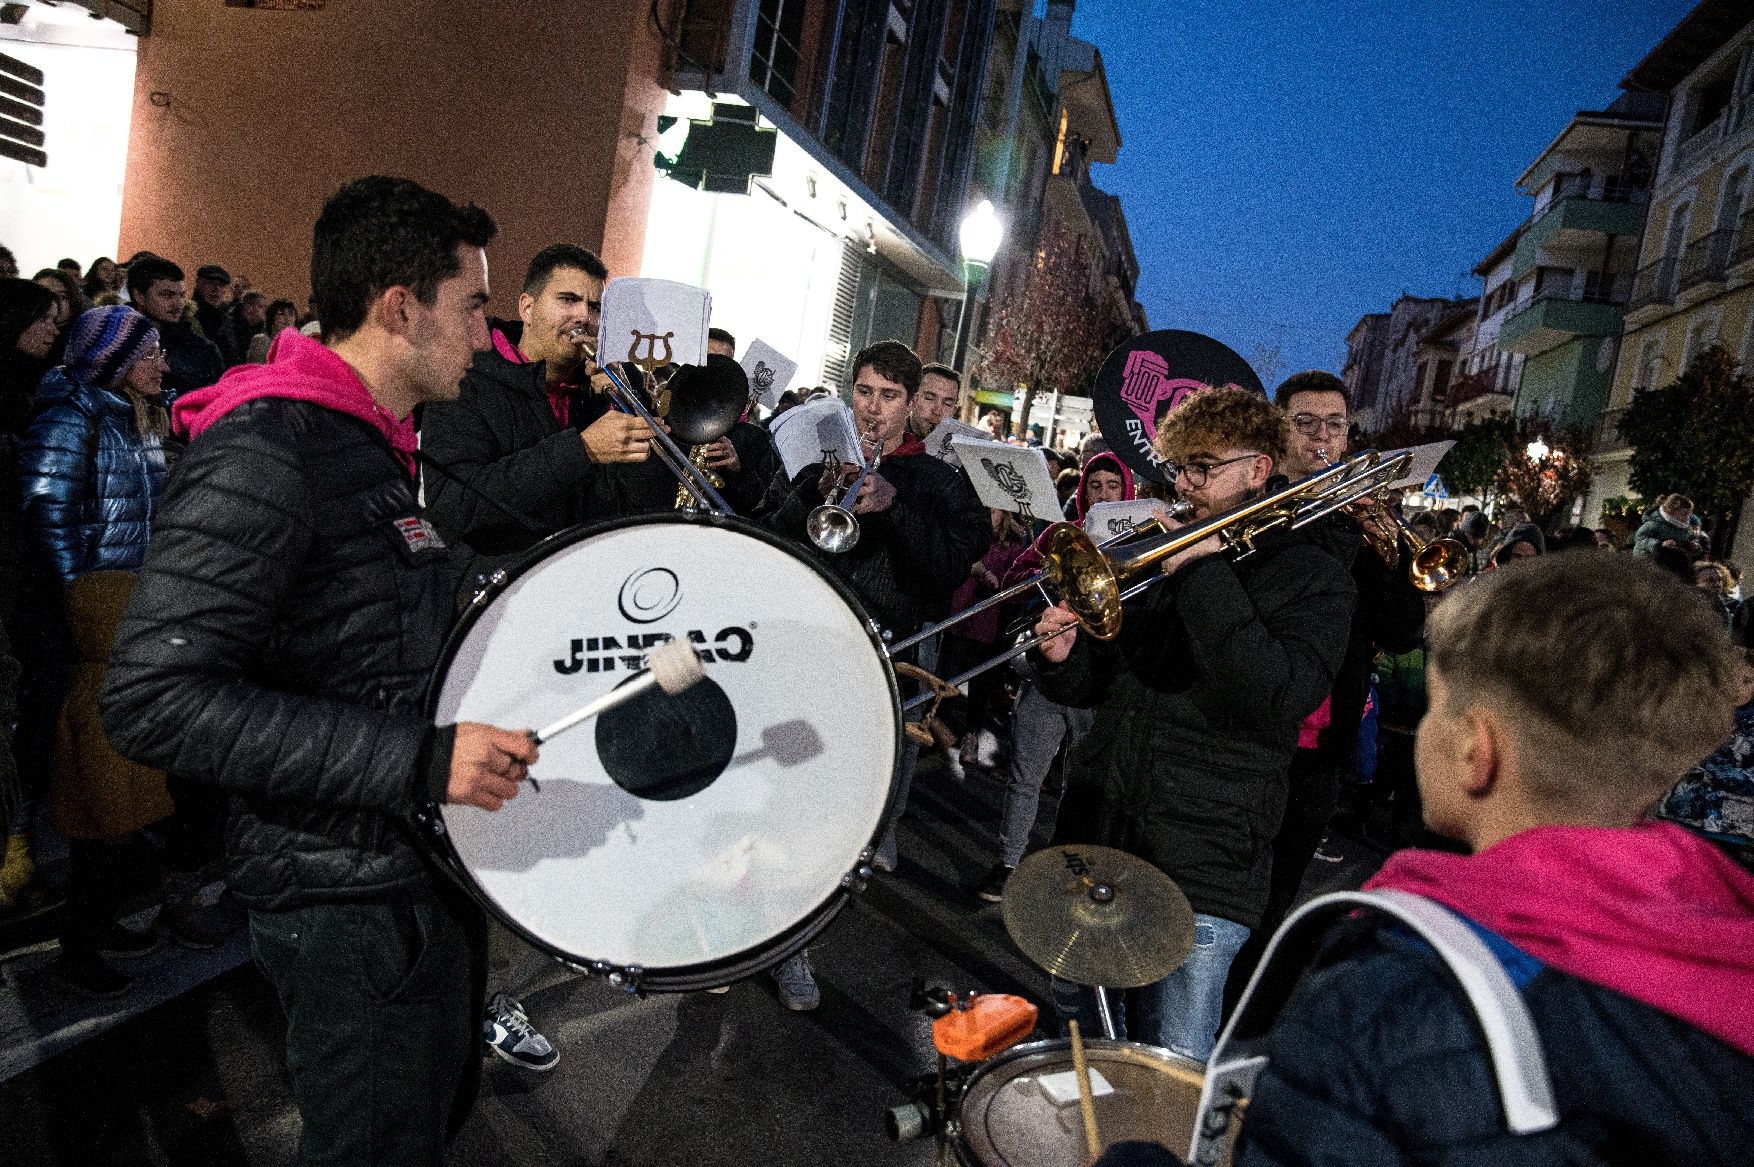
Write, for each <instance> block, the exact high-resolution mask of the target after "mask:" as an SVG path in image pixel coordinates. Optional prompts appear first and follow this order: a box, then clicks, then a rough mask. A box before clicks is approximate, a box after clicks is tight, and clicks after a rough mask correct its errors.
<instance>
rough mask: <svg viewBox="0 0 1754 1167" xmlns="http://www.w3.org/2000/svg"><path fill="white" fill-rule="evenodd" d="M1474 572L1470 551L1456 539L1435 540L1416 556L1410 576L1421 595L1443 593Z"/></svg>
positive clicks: (1409, 565)
mask: <svg viewBox="0 0 1754 1167" xmlns="http://www.w3.org/2000/svg"><path fill="white" fill-rule="evenodd" d="M1472 569H1473V562H1472V560H1471V559H1470V558H1469V555H1468V549H1467V548H1466V547H1463V546H1462V545H1461V544H1460V543H1458V542H1456V540H1454V539H1433V540H1432V541H1431V542H1429V543H1427V544H1426V545H1425V546H1423V547H1421V548H1419V550H1418V551H1416V552H1414V554H1413V561H1412V562H1411V563H1409V564H1408V565H1407V572H1408V575H1409V576H1410V578H1411V579H1412V580H1413V586H1414V587H1416V588H1418V589H1419V590H1420V591H1422V592H1441V591H1443V590H1444V589H1445V588H1447V587H1449V586H1450V585H1451V584H1454V583H1456V582H1458V581H1460V580H1461V579H1462V578H1463V577H1464V576H1466V575H1467V574H1468V573H1469V572H1470V571H1471V570H1472Z"/></svg>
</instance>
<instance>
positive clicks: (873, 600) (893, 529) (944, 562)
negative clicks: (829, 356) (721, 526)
mask: <svg viewBox="0 0 1754 1167" xmlns="http://www.w3.org/2000/svg"><path fill="white" fill-rule="evenodd" d="M904 451H905V452H904ZM877 472H878V473H879V474H881V475H882V476H883V477H884V478H886V479H888V480H889V482H890V483H891V484H892V485H893V486H894V487H895V501H894V502H893V503H892V504H890V506H889V509H888V510H884V511H874V512H872V513H870V514H863V515H860V516H858V519H859V542H858V544H857V545H856V546H854V547H853V549H852V550H851V551H848V552H845V553H844V554H840V555H829V554H827V553H825V552H822V551H818V550H817V549H816V547H815V545H814V544H812V543H811V542H810V541H809V539H807V538H806V537H805V535H804V523H805V520H806V519H807V518H808V517H809V515H810V512H811V510H813V509H814V508H815V507H817V506H818V505H820V504H821V502H822V494H821V492H820V491H818V490H817V484H818V482H819V481H820V480H821V478H822V467H821V466H820V465H817V466H807V467H805V468H804V469H803V470H801V471H799V473H798V476H797V477H796V478H795V479H792V480H789V481H788V480H787V478H786V474H785V471H784V470H781V471H780V472H779V473H778V474H776V475H774V479H773V484H772V485H771V486H770V487H769V489H768V494H767V500H766V502H765V504H764V505H763V515H764V519H763V521H764V522H765V523H766V524H767V526H768V527H769V528H771V529H772V530H774V531H776V532H778V533H779V534H781V535H784V536H786V537H787V538H789V539H792V540H794V541H795V542H796V543H798V545H799V546H801V547H803V548H804V549H805V550H806V551H808V552H809V553H810V554H811V555H814V556H815V557H816V558H817V559H818V560H820V561H821V562H822V563H824V564H826V565H827V566H828V568H829V570H831V571H833V572H834V573H835V574H836V575H838V576H839V577H840V578H841V579H843V580H845V581H846V582H847V584H848V585H850V586H851V587H852V589H853V591H854V593H855V594H856V595H857V596H858V597H859V600H860V602H862V603H863V604H864V605H865V610H866V611H867V612H868V613H869V614H870V616H871V618H872V619H873V620H875V621H877V623H878V625H879V626H880V627H882V628H883V629H884V630H886V631H888V632H892V633H894V634H895V636H896V637H897V638H900V637H904V636H908V635H910V634H911V633H913V632H914V631H916V630H917V629H918V628H919V627H920V626H921V625H922V624H924V623H925V622H926V621H927V620H930V619H932V618H934V617H938V616H942V615H944V614H945V613H946V612H948V610H949V607H950V597H951V595H952V594H954V593H955V591H956V589H957V588H958V587H959V586H960V585H961V584H962V581H963V580H965V579H967V578H968V569H969V568H971V567H973V566H974V564H975V563H976V561H978V560H979V559H980V557H981V556H983V555H985V554H986V553H987V546H988V544H990V543H991V542H992V539H993V525H992V520H991V519H990V518H989V517H988V515H987V508H986V507H985V506H983V505H982V504H981V500H980V496H979V495H977V494H975V492H974V487H973V486H972V485H970V484H969V481H968V477H967V476H966V475H965V474H963V472H962V471H961V470H958V469H957V468H956V467H954V466H950V465H948V464H947V463H944V462H940V461H939V460H938V459H936V458H934V457H932V456H931V455H930V454H928V453H926V448H925V446H924V444H922V443H921V442H920V440H919V439H918V438H913V437H909V438H908V439H907V440H906V441H905V442H904V443H903V444H902V445H901V446H899V447H897V450H896V452H895V453H894V454H891V455H889V456H888V457H886V458H884V459H883V462H882V464H881V465H880V466H879V468H878V471H877Z"/></svg>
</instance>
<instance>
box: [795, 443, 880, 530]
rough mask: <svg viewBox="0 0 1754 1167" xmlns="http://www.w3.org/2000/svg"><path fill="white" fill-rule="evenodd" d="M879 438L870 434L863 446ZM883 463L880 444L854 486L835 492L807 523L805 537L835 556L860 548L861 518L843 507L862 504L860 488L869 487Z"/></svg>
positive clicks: (811, 514)
mask: <svg viewBox="0 0 1754 1167" xmlns="http://www.w3.org/2000/svg"><path fill="white" fill-rule="evenodd" d="M875 436H876V434H875V430H866V431H865V434H864V437H863V438H861V439H860V444H861V445H863V444H865V442H866V441H869V440H872V439H874V438H875ZM882 461H883V446H882V444H881V443H877V444H875V445H874V447H873V449H872V451H871V460H870V461H869V462H867V463H866V464H865V468H864V469H863V470H861V471H859V476H858V477H857V478H855V479H853V483H852V485H851V486H848V487H844V488H838V489H836V490H834V491H833V492H831V494H830V496H829V498H828V500H827V501H826V502H824V503H823V504H822V505H821V506H819V507H816V508H814V509H813V510H812V511H811V512H810V514H809V516H808V517H807V518H806V519H805V520H804V534H805V535H807V536H809V538H810V542H812V543H814V544H815V545H816V546H817V547H818V548H820V549H821V550H823V551H826V552H828V553H829V554H831V555H842V554H845V553H846V552H848V551H851V550H852V549H853V548H854V547H857V546H858V545H859V519H858V516H857V515H855V514H853V512H852V511H851V510H850V509H848V506H846V505H843V504H847V503H849V501H850V502H856V501H858V497H859V488H860V487H862V486H864V485H865V479H866V478H867V477H868V476H869V475H870V473H871V471H873V470H875V469H877V465H878V463H880V462H882Z"/></svg>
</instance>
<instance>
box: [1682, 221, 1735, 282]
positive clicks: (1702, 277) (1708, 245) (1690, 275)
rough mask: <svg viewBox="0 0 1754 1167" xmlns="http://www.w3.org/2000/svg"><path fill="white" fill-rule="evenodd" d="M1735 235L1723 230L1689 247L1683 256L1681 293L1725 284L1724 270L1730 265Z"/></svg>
mask: <svg viewBox="0 0 1754 1167" xmlns="http://www.w3.org/2000/svg"><path fill="white" fill-rule="evenodd" d="M1734 234H1735V232H1734V231H1731V230H1728V229H1727V228H1721V229H1719V230H1716V231H1713V232H1711V233H1709V234H1707V235H1701V236H1700V237H1699V238H1698V239H1695V240H1694V241H1693V242H1692V243H1689V244H1688V245H1687V250H1686V251H1685V252H1683V253H1682V254H1681V284H1680V288H1679V290H1680V291H1683V292H1685V291H1686V290H1687V289H1689V288H1696V287H1698V286H1699V285H1700V284H1721V283H1723V282H1724V269H1725V268H1727V267H1729V263H1730V240H1731V237H1732V236H1733V235H1734Z"/></svg>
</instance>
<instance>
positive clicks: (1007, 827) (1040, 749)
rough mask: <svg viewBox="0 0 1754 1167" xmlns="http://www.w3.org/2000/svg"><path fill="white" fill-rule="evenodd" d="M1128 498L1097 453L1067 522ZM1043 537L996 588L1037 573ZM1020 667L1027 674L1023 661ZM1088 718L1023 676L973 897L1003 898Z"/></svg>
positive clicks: (1110, 458)
mask: <svg viewBox="0 0 1754 1167" xmlns="http://www.w3.org/2000/svg"><path fill="white" fill-rule="evenodd" d="M1133 498H1134V493H1133V472H1132V471H1131V470H1129V469H1127V466H1126V464H1125V463H1123V462H1122V461H1121V460H1120V458H1118V457H1117V456H1115V455H1114V454H1113V453H1110V452H1109V451H1107V450H1104V451H1101V452H1100V453H1097V454H1095V455H1093V456H1092V457H1091V459H1090V461H1088V462H1086V463H1085V464H1084V472H1083V474H1082V475H1080V476H1079V479H1078V489H1077V490H1076V491H1075V492H1074V493H1073V495H1072V512H1073V518H1072V521H1073V522H1076V523H1078V524H1079V525H1082V524H1083V522H1084V518H1085V516H1086V515H1087V514H1088V513H1089V511H1090V508H1091V507H1092V506H1093V505H1095V504H1096V503H1099V502H1130V501H1131V500H1132V499H1133ZM1047 538H1048V535H1047V532H1046V531H1043V532H1042V534H1041V535H1040V536H1039V537H1038V538H1037V539H1036V541H1035V543H1034V545H1032V546H1031V547H1030V549H1029V550H1028V551H1025V552H1024V553H1023V554H1022V555H1020V556H1018V557H1017V559H1016V561H1015V562H1014V563H1013V564H1012V566H1011V570H1010V571H1009V572H1008V573H1006V575H1005V577H1004V578H1003V579H1002V580H1001V581H1000V587H1001V588H1007V587H1011V586H1012V585H1014V584H1017V583H1019V582H1021V581H1023V580H1025V579H1028V578H1029V577H1030V576H1032V575H1035V574H1037V573H1038V572H1040V571H1041V567H1042V549H1043V548H1044V547H1045V546H1046V544H1047ZM1023 667H1024V671H1025V672H1026V673H1027V663H1026V664H1025V665H1024V666H1023ZM1093 717H1094V714H1093V713H1092V712H1091V711H1090V710H1089V709H1086V708H1074V707H1072V706H1067V705H1060V704H1058V703H1056V702H1054V701H1050V700H1049V699H1048V698H1047V697H1045V696H1043V695H1042V692H1041V689H1040V688H1039V687H1037V686H1036V685H1035V684H1034V683H1033V681H1032V680H1031V679H1030V678H1029V677H1028V676H1027V675H1026V676H1025V678H1024V680H1023V683H1022V685H1021V687H1020V688H1019V690H1018V693H1017V704H1016V706H1015V707H1014V708H1013V710H1012V713H1011V773H1010V779H1009V781H1007V782H1006V784H1005V801H1004V803H1003V805H1002V806H1001V808H1000V811H999V857H998V861H997V862H996V863H995V864H994V865H993V866H992V868H991V869H990V870H988V871H987V873H986V874H985V875H983V876H982V877H981V879H980V881H979V882H978V883H976V884H975V885H974V889H973V890H974V894H975V895H976V896H977V897H979V898H980V899H983V900H986V901H987V902H988V903H993V904H996V903H998V902H999V901H1000V900H1002V899H1003V898H1004V895H1005V881H1006V880H1008V879H1010V878H1011V873H1012V872H1013V871H1015V870H1017V865H1018V864H1019V863H1021V862H1022V861H1023V853H1024V852H1025V851H1026V850H1027V849H1028V847H1029V836H1030V832H1031V831H1032V830H1033V829H1034V827H1035V818H1036V811H1037V809H1038V807H1039V806H1040V804H1041V788H1042V785H1043V784H1044V783H1045V782H1046V781H1047V776H1048V771H1050V770H1052V769H1053V765H1054V759H1055V758H1057V757H1059V756H1060V747H1061V746H1062V745H1064V746H1065V748H1066V750H1067V752H1068V753H1069V752H1070V751H1071V750H1072V749H1073V747H1075V746H1076V745H1077V744H1078V739H1079V738H1081V737H1082V736H1083V735H1084V733H1085V731H1087V730H1088V729H1089V728H1090V723H1091V719H1092V718H1093Z"/></svg>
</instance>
